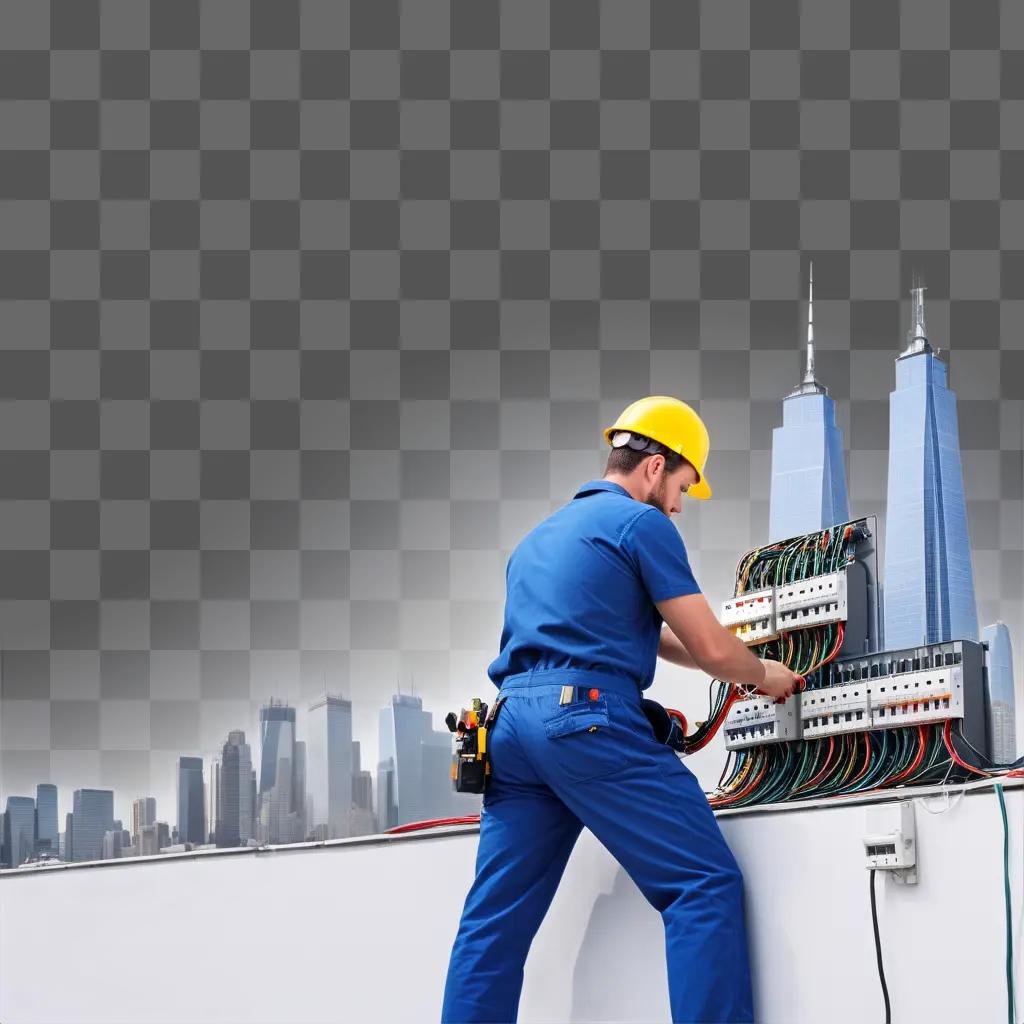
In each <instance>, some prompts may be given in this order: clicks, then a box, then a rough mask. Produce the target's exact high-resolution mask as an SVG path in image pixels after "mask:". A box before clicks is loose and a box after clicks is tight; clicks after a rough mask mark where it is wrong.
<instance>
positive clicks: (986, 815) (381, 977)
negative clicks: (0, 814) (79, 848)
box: [0, 783, 1024, 1024]
mask: <svg viewBox="0 0 1024 1024" xmlns="http://www.w3.org/2000/svg"><path fill="white" fill-rule="evenodd" d="M1008 784H1009V785H1013V783H1008ZM1006 797H1007V803H1008V805H1009V812H1010V818H1011V829H1012V831H1011V842H1012V846H1011V866H1012V871H1013V886H1014V908H1015V910H1014V920H1015V922H1016V927H1017V928H1018V935H1017V941H1016V945H1017V950H1018V956H1017V965H1018V973H1017V977H1018V979H1020V978H1021V972H1020V970H1019V967H1020V963H1021V958H1020V955H1019V950H1020V946H1021V940H1022V937H1021V935H1020V934H1019V924H1020V919H1021V913H1020V908H1021V899H1022V895H1024V893H1022V881H1024V878H1022V842H1024V790H1022V789H1021V788H1019V787H1018V788H1012V789H1008V790H1007V793H1006ZM887 799H891V797H890V798H887ZM929 802H930V803H933V804H937V805H938V806H940V807H941V806H942V804H943V801H942V799H941V798H929ZM864 816H865V808H864V806H863V805H841V806H836V805H832V806H828V807H801V808H793V809H787V810H778V811H770V812H764V811H752V812H747V813H742V812H740V813H736V812H733V813H731V814H724V815H721V816H720V822H721V824H722V828H723V830H724V832H725V834H726V836H727V838H728V840H729V842H730V844H731V845H732V848H733V849H734V850H735V852H736V854H737V856H738V858H739V860H740V863H741V864H742V866H743V869H744V873H745V877H746V879H747V896H748V916H749V919H750V930H751V952H752V956H753V961H754V967H755V985H756V998H757V1002H758V1006H759V1017H758V1019H759V1020H760V1021H763V1022H765V1024H801V1022H808V1024H812V1022H813V1024H819V1022H821V1021H824V1020H829V1021H831V1022H836V1024H843V1022H850V1024H854V1022H856V1024H864V1022H866V1021H876V1020H877V1021H880V1020H882V1019H883V1018H882V1002H881V995H880V992H879V986H878V981H877V977H876V973H875V961H874V946H873V940H872V934H871V923H870V913H869V903H868V874H867V872H866V871H865V870H864V867H863V853H862V847H861V835H862V833H863V831H864ZM917 824H918V835H919V845H920V877H921V881H920V884H919V885H918V886H916V887H913V888H901V887H898V886H897V885H895V884H894V883H893V882H892V881H891V880H890V879H886V878H882V877H880V878H879V879H878V881H879V916H880V922H881V931H882V937H883V946H884V951H885V963H886V969H887V974H888V980H889V990H890V994H891V997H892V1005H893V1019H894V1020H896V1021H900V1022H904V1021H923V1020H927V1021H929V1024H943V1022H946V1021H949V1022H953V1021H958V1022H959V1021H962V1020H965V1019H970V1020H974V1021H986V1022H987V1021H1004V1020H1005V1019H1006V1010H1005V983H1004V923H1003V921H1004V918H1003V914H1004V911H1003V896H1002V884H1003V883H1002V828H1001V824H1000V817H999V810H998V806H997V803H996V799H995V796H994V794H993V792H992V791H991V789H983V790H972V791H969V792H968V793H967V794H966V795H965V796H963V798H962V799H960V801H959V802H958V803H956V804H955V805H954V806H953V807H952V808H951V809H950V810H949V811H948V812H946V813H944V814H941V815H934V816H933V815H931V814H928V813H927V812H926V811H925V810H924V809H923V808H921V807H918V810H917ZM476 841H477V836H476V833H475V831H469V832H466V831H462V830H448V831H447V832H446V833H445V834H442V835H438V836H433V837H429V838H413V837H405V838H401V837H396V838H394V839H391V840H385V841H383V842H380V841H374V842H367V841H358V840H357V841H354V842H350V843H341V844H333V845H328V846H321V847H316V848H301V849H297V850H282V849H275V850H272V851H269V852H265V853H252V852H245V853H237V854H236V853H229V854H228V853H209V854H198V855H183V856H181V857H177V858H174V859H173V860H170V859H169V858H156V859H153V860H143V861H138V862H135V863H132V862H123V863H118V862H112V863H107V864H101V865H97V866H95V867H71V868H55V869H46V870H43V871H35V872H32V873H31V874H27V873H25V872H24V871H22V872H7V873H3V874H0V1020H2V1021H3V1024H57V1022H65V1021H67V1022H71V1021H74V1022H75V1024H89V1022H104V1024H106V1022H110V1024H115V1022H125V1024H129V1022H131V1024H145V1022H154V1024H155V1022H158V1021H159V1022H161V1024H166V1022H169V1021H190V1022H207V1021H210V1022H212V1021H223V1022H235V1021H238V1022H243V1021H244V1022H246V1024H256V1022H260V1024H265V1022H271V1021H273V1022H277V1021H280V1022H289V1024H300V1022H302V1024H306V1022H310V1024H312V1022H328V1021H329V1022H332V1024H333V1022H337V1021H341V1020H345V1021H356V1020H373V1021H376V1022H381V1024H388V1022H392V1021H394V1022H420V1021H431V1020H437V1019H438V1008H439V1004H440V998H441V992H442V989H443V986H444V978H445V972H446V969H447V963H448V954H449V951H450V948H451V943H452V939H453V937H454V934H455V929H456V926H457V923H458V918H459V914H460V911H461V908H462V901H463V898H464V896H465V892H466V890H467V888H468V886H469V882H470V880H471V877H472V870H473V860H474V856H475V851H476ZM1018 985H1024V983H1022V982H1021V981H1020V980H1019V981H1018ZM1022 1001H1024V1000H1022ZM519 1019H520V1021H522V1022H524V1024H525V1022H541V1021H667V1020H669V1014H668V998H667V989H666V981H665V964H664V938H663V933H662V929H661V921H660V918H659V917H658V915H657V914H656V913H655V912H654V911H653V910H652V909H651V908H650V907H649V906H648V905H647V904H646V903H645V902H644V900H643V898H642V897H641V896H640V894H639V892H638V890H637V889H636V888H635V887H634V885H633V883H632V882H631V881H630V880H629V878H628V877H627V876H626V875H625V874H624V873H623V872H622V871H621V869H619V867H618V865H617V864H616V863H615V862H614V861H613V860H612V859H611V858H610V857H609V856H608V854H607V853H606V852H605V851H604V849H603V848H602V847H601V846H600V845H599V844H598V843H597V842H596V841H595V840H594V839H593V837H592V836H591V835H590V834H589V833H587V832H584V834H583V836H582V837H581V839H580V841H579V843H578V844H577V847H576V849H575V851H574V853H573V856H572V859H571V860H570V862H569V866H568V868H567V870H566V874H565V877H564V879H563V882H562V885H561V887H560V889H559V891H558V893H557V895H556V897H555V901H554V904H553V905H552V909H551V911H550V913H549V914H548V917H547V919H546V920H545V922H544V924H543V926H542V927H541V930H540V932H539V933H538V935H537V938H536V940H535V942H534V946H533V949H532V950H531V953H530V959H529V961H528V963H527V970H526V982H525V986H524V990H523V999H522V1004H521V1012H520V1018H519Z"/></svg>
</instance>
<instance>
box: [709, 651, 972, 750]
mask: <svg viewBox="0 0 1024 1024" xmlns="http://www.w3.org/2000/svg"><path fill="white" fill-rule="evenodd" d="M977 646H978V645H976V644H972V643H971V642H970V641H956V642H953V643H946V644H943V645H934V647H935V648H940V647H941V648H943V650H941V651H938V652H937V653H935V654H932V655H929V654H926V655H925V656H924V657H918V658H914V659H910V658H906V659H898V660H893V659H891V658H890V656H889V655H888V654H882V655H872V656H869V658H867V659H863V658H862V659H859V661H858V662H857V667H856V668H854V669H853V670H852V671H851V670H850V667H849V666H850V665H852V664H854V662H853V661H851V662H849V663H847V664H846V665H844V664H839V663H837V664H835V665H834V666H832V671H831V673H830V677H831V678H833V679H836V680H840V682H839V683H838V685H830V686H824V687H822V688H820V689H815V690H809V691H805V692H803V693H797V694H794V695H793V696H792V697H790V698H789V699H788V700H787V701H785V703H783V704H776V703H775V702H774V701H773V700H772V699H771V698H769V697H761V696H757V697H754V698H752V699H749V700H743V701H738V702H737V703H736V704H734V705H733V707H732V708H731V709H730V711H729V715H728V717H727V719H726V721H725V725H724V727H723V731H724V733H725V745H726V747H727V749H729V750H737V749H741V748H743V747H753V746H760V745H761V744H766V743H780V742H784V741H787V740H797V739H816V738H818V737H822V736H838V735H842V734H844V733H849V732H865V731H869V730H874V729H896V728H901V727H905V726H914V725H924V724H928V723H931V722H942V721H945V720H946V719H948V718H953V719H957V718H963V719H965V724H966V725H969V726H970V732H972V733H973V732H975V730H976V729H979V728H983V715H982V714H981V713H980V708H981V704H980V703H979V701H981V699H982V693H983V687H984V681H983V677H982V669H981V660H980V655H979V654H978V653H977V652H975V651H974V650H973V649H974V648H975V647H977ZM945 648H949V649H950V650H948V651H946V650H945ZM920 650H921V651H926V652H927V651H930V650H931V649H930V648H921V649H920ZM964 653H966V654H967V655H968V657H967V658H966V659H964V658H963V654H964ZM885 659H890V660H888V661H886V660H885ZM947 661H948V662H949V663H947ZM922 666H923V667H922ZM862 670H863V674H862ZM851 676H854V677H855V678H852V679H851V678H850V677H851ZM968 719H969V721H967V720H968ZM967 731H968V730H967V729H965V735H966V734H967Z"/></svg>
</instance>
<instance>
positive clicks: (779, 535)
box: [768, 267, 850, 543]
mask: <svg viewBox="0 0 1024 1024" xmlns="http://www.w3.org/2000/svg"><path fill="white" fill-rule="evenodd" d="M849 518H850V509H849V502H848V499H847V494H846V471H845V466H844V464H843V435H842V431H841V430H840V429H839V427H838V426H837V425H836V410H835V402H834V401H833V399H832V398H830V397H829V394H828V389H827V388H826V387H825V386H824V385H822V384H820V383H819V382H818V381H817V380H816V379H815V376H814V271H813V267H812V269H811V276H810V283H809V288H808V298H807V366H806V370H805V372H804V378H803V380H802V381H801V382H800V384H798V385H797V387H795V388H794V389H793V390H792V391H791V392H790V393H789V394H788V395H787V396H786V398H785V399H784V401H783V403H782V426H781V427H776V428H775V429H774V430H773V431H772V484H771V503H770V506H769V513H768V541H769V543H771V542H772V541H776V540H784V539H785V538H787V537H797V536H799V535H800V534H803V533H811V532H813V531H814V530H820V529H822V528H824V527H826V526H832V525H833V524H834V523H843V522H846V521H847V520H848V519H849Z"/></svg>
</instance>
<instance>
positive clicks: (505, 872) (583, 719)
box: [442, 395, 800, 1024]
mask: <svg viewBox="0 0 1024 1024" xmlns="http://www.w3.org/2000/svg"><path fill="white" fill-rule="evenodd" d="M604 436H605V439H606V440H607V441H608V443H609V444H610V445H611V446H612V451H611V453H610V454H609V457H608V465H607V468H606V470H605V475H604V478H603V479H601V480H593V481H591V482H589V483H587V484H584V486H583V487H582V488H580V490H579V491H577V493H576V495H575V497H574V498H573V500H572V501H570V502H569V503H568V504H567V505H565V506H563V507H562V508H561V509H559V510H558V511H557V512H555V513H554V514H553V515H551V516H549V517H548V518H547V519H546V520H544V521H543V522H542V523H540V524H539V525H538V526H537V527H535V528H534V529H533V530H531V531H530V533H528V534H527V535H526V536H525V537H524V538H523V539H522V541H520V543H519V545H518V546H517V547H516V549H515V550H514V551H513V552H512V555H511V557H510V558H509V562H508V566H507V571H506V588H507V594H506V602H505V622H504V628H503V630H502V635H501V650H500V653H499V654H498V657H497V658H496V659H495V660H494V661H493V662H492V663H491V664H490V666H489V667H488V675H489V676H490V677H491V679H492V680H493V681H494V683H495V684H496V685H497V686H498V687H499V690H500V692H499V695H498V696H499V697H501V696H504V697H507V698H508V699H507V700H506V701H505V703H504V704H503V705H502V708H501V712H500V715H499V717H498V720H497V722H496V723H495V726H494V729H493V730H492V732H491V733H490V735H489V736H488V747H489V749H490V756H491V768H492V775H491V781H490V783H489V784H488V789H487V791H486V793H485V794H484V800H483V813H482V814H481V818H480V839H479V846H478V848H477V859H476V878H475V880H474V882H473V885H472V887H471V888H470V890H469V894H468V895H467V897H466V901H465V906H464V908H463V913H462V920H461V922H460V924H459V932H458V935H457V937H456V939H455V944H454V947H453V949H452V953H451V960H450V964H449V968H448V978H447V984H446V986H445V994H444V1004H443V1007H442V1021H443V1022H445V1024H466V1022H470V1021H473V1022H484V1021H487V1022H508V1021H515V1019H516V1015H517V1012H518V1007H519V997H520V991H521V988H522V978H523V964H524V962H525V960H526V955H527V953H528V951H529V948H530V943H531V942H532V941H533V937H534V935H535V934H536V931H537V928H538V927H539V926H540V923H541V921H542V920H543V918H544V915H545V914H546V912H547V909H548V906H549V905H550V903H551V899H552V897H553V896H554V893H555V890H556V889H557V887H558V883H559V880H560V879H561V876H562V872H563V870H564V868H565V864H566V861H567V860H568V858H569V854H570V853H571V851H572V848H573V845H574V844H575V842H576V838H577V836H578V835H579V833H580V831H581V829H582V828H583V827H584V826H586V827H587V828H589V829H590V830H591V831H592V832H593V833H594V835H595V836H597V838H598V839H599V840H600V841H601V843H602V844H603V845H604V846H605V847H606V848H607V849H608V850H609V851H610V852H611V854H612V855H613V856H614V857H615V858H616V860H618V862H619V863H620V864H621V865H622V866H623V868H624V869H625V870H626V871H627V872H628V873H629V875H630V877H631V878H632V879H633V881H634V882H635V883H636V885H637V887H638V888H639V889H640V891H641V892H642V893H643V894H644V896H645V898H646V899H647V900H648V902H650V903H651V905H652V906H654V907H655V908H657V909H658V910H659V911H660V913H661V915H662V918H663V920H664V924H665V950H666V958H667V963H668V982H669V998H670V1003H671V1008H672V1020H673V1021H677V1022H678V1021H685V1022H698V1021H699V1022H702V1024H703V1022H707V1021H751V1020H753V1006H752V997H751V991H750V973H749V965H748V961H747V937H746V930H745V923H744V916H743V884H742V876H741V874H740V870H739V868H738V866H737V864H736V861H735V859H734V858H733V856H732V853H731V852H730V851H729V848H728V847H727V846H726V844H725V840H724V839H723V837H722V834H721V832H720V830H719V828H718V823H717V822H716V820H715V818H714V815H713V814H712V812H711V809H710V807H709V806H708V803H707V799H706V798H705V796H704V793H703V791H702V790H701V788H700V786H699V784H698V783H697V780H696V778H695V777H694V775H693V773H692V772H691V771H690V770H689V768H687V767H686V766H685V765H684V764H683V762H682V761H681V760H680V759H679V757H678V755H677V754H675V753H674V752H673V751H672V750H671V749H670V748H669V747H667V746H665V745H664V744H662V743H659V742H658V741H657V740H656V739H655V735H654V731H653V729H652V727H651V725H650V724H649V722H648V720H647V717H646V716H645V715H644V713H643V711H642V710H641V706H640V702H641V699H642V697H641V694H642V691H643V690H644V689H646V688H647V687H649V686H650V685H651V682H652V680H653V678H654V669H655V664H656V661H657V656H658V655H660V656H661V657H662V658H665V659H666V660H668V661H672V662H674V663H676V664H679V665H688V666H692V667H696V668H699V669H701V670H703V671H704V672H707V673H708V674H709V675H712V676H715V677H717V678H719V679H725V680H728V681H731V682H735V683H748V684H753V685H755V686H756V687H757V688H758V689H759V691H760V692H762V693H765V694H768V695H770V696H773V697H787V696H789V695H790V694H792V693H793V692H794V690H795V689H796V688H797V687H798V685H799V682H800V677H799V676H797V675H795V674H794V673H793V672H791V671H790V670H789V669H787V668H786V667H785V666H784V665H782V664H780V663H779V662H777V661H770V660H761V659H758V658H757V657H755V656H754V655H753V654H752V653H751V652H750V651H749V650H748V649H747V648H746V647H745V646H744V645H743V643H742V642H741V641H740V640H738V639H737V638H736V637H734V636H733V635H732V634H731V633H729V632H728V631H727V630H726V629H724V628H723V627H722V626H721V625H720V624H719V622H718V620H717V618H716V617H715V615H714V613H713V612H712V610H711V608H710V607H709V605H708V603H707V600H706V598H705V597H704V595H703V594H702V593H701V592H700V588H699V587H698V585H697V582H696V580H695V579H694V578H693V574H692V572H691V570H690V565H689V561H688V559H687V556H686V549H685V547H684V545H683V542H682V539H681V538H680V536H679V533H678V531H677V530H676V528H675V527H674V526H673V525H672V521H671V520H670V519H669V516H671V515H673V514H674V513H676V512H679V511H680V506H681V495H682V494H684V493H685V494H688V495H690V496H692V497H695V498H700V499H706V498H710V497H711V488H710V486H709V484H708V482H707V480H706V479H705V477H704V464H705V461H706V459H707V454H708V447H709V442H708V433H707V429H706V428H705V426H704V423H703V422H702V421H701V419H700V417H699V416H698V415H697V413H696V412H695V411H694V410H693V409H692V408H691V407H690V406H688V405H687V404H686V403H685V402H681V401H679V400H678V399H675V398H669V397H666V396H661V395H656V396H652V397H649V398H644V399H641V400H640V401H638V402H634V403H633V404H632V405H630V406H629V407H628V408H627V409H626V410H625V411H624V412H623V413H622V415H621V416H620V417H619V419H618V421H617V422H616V423H615V424H614V425H613V426H611V427H609V428H608V429H607V430H605V432H604ZM663 622H664V623H667V625H668V627H669V628H668V629H667V630H663V629H662V623H663ZM567 966H569V965H567ZM609 969H610V970H613V969H614V964H609ZM623 983H624V984H627V983H628V979H626V978H624V979H623Z"/></svg>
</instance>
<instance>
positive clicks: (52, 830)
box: [35, 782, 60, 857]
mask: <svg viewBox="0 0 1024 1024" xmlns="http://www.w3.org/2000/svg"><path fill="white" fill-rule="evenodd" d="M59 845H60V840H59V838H58V835H57V787H56V786H55V785H54V784H53V783H52V782H40V783H39V784H38V785H37V786H36V836H35V847H36V848H35V852H37V853H38V852H40V851H41V850H49V851H50V852H51V853H53V855H54V856H55V857H56V856H57V851H58V847H59Z"/></svg>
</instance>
